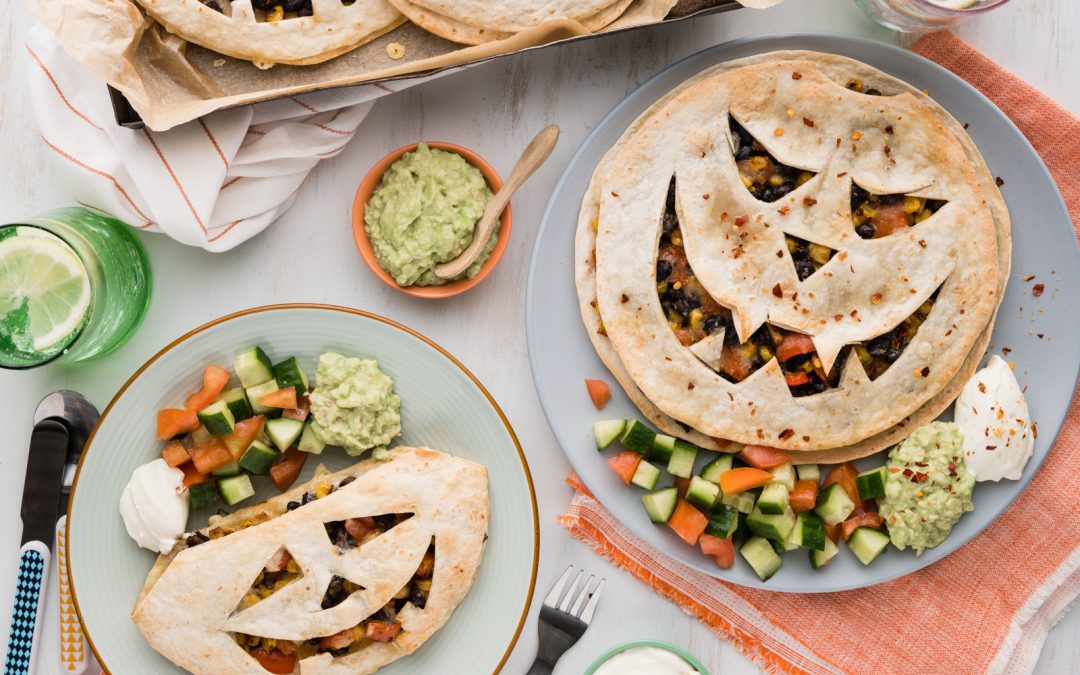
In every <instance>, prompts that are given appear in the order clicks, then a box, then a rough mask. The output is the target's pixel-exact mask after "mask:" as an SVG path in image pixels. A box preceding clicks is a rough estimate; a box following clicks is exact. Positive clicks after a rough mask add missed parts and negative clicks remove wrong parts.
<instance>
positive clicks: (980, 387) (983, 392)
mask: <svg viewBox="0 0 1080 675" xmlns="http://www.w3.org/2000/svg"><path fill="white" fill-rule="evenodd" d="M979 393H980V394H985V393H986V385H985V384H983V383H982V382H980V383H979Z"/></svg>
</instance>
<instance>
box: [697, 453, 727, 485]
mask: <svg viewBox="0 0 1080 675" xmlns="http://www.w3.org/2000/svg"><path fill="white" fill-rule="evenodd" d="M734 457H735V456H734V455H720V456H719V457H717V458H716V459H714V460H712V461H711V462H709V463H708V464H706V465H705V466H703V467H701V477H702V478H704V479H705V480H707V481H709V482H710V483H716V484H717V485H719V484H720V474H722V473H724V472H725V471H730V470H731V464H732V461H733V460H734Z"/></svg>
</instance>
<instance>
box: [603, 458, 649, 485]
mask: <svg viewBox="0 0 1080 675" xmlns="http://www.w3.org/2000/svg"><path fill="white" fill-rule="evenodd" d="M607 463H608V466H610V467H611V468H612V469H614V471H615V473H617V474H619V478H622V479H623V482H624V483H626V484H627V485H629V484H630V479H631V478H633V477H634V472H635V471H637V468H638V464H641V455H639V454H637V453H636V452H634V451H632V450H624V451H622V452H620V453H619V454H618V455H615V456H614V457H611V458H609V459H608V461H607Z"/></svg>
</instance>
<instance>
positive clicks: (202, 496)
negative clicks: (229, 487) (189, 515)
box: [188, 481, 217, 511]
mask: <svg viewBox="0 0 1080 675" xmlns="http://www.w3.org/2000/svg"><path fill="white" fill-rule="evenodd" d="M216 494H217V490H215V489H214V483H213V482H212V481H206V482H205V483H199V484H198V485H192V486H191V487H189V488H188V498H189V499H190V501H191V508H192V510H194V511H198V510H200V509H208V508H210V507H211V506H213V505H214V496H215V495H216Z"/></svg>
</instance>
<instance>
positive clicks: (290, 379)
mask: <svg viewBox="0 0 1080 675" xmlns="http://www.w3.org/2000/svg"><path fill="white" fill-rule="evenodd" d="M274 381H275V382H277V386H278V389H288V388H289V387H296V395H297V396H300V395H302V394H306V393H307V390H308V379H307V375H305V374H304V369H303V368H301V367H300V364H299V363H298V362H297V360H296V357H295V356H290V357H289V358H287V359H285V360H284V361H282V362H281V363H279V364H277V365H276V366H274Z"/></svg>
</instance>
